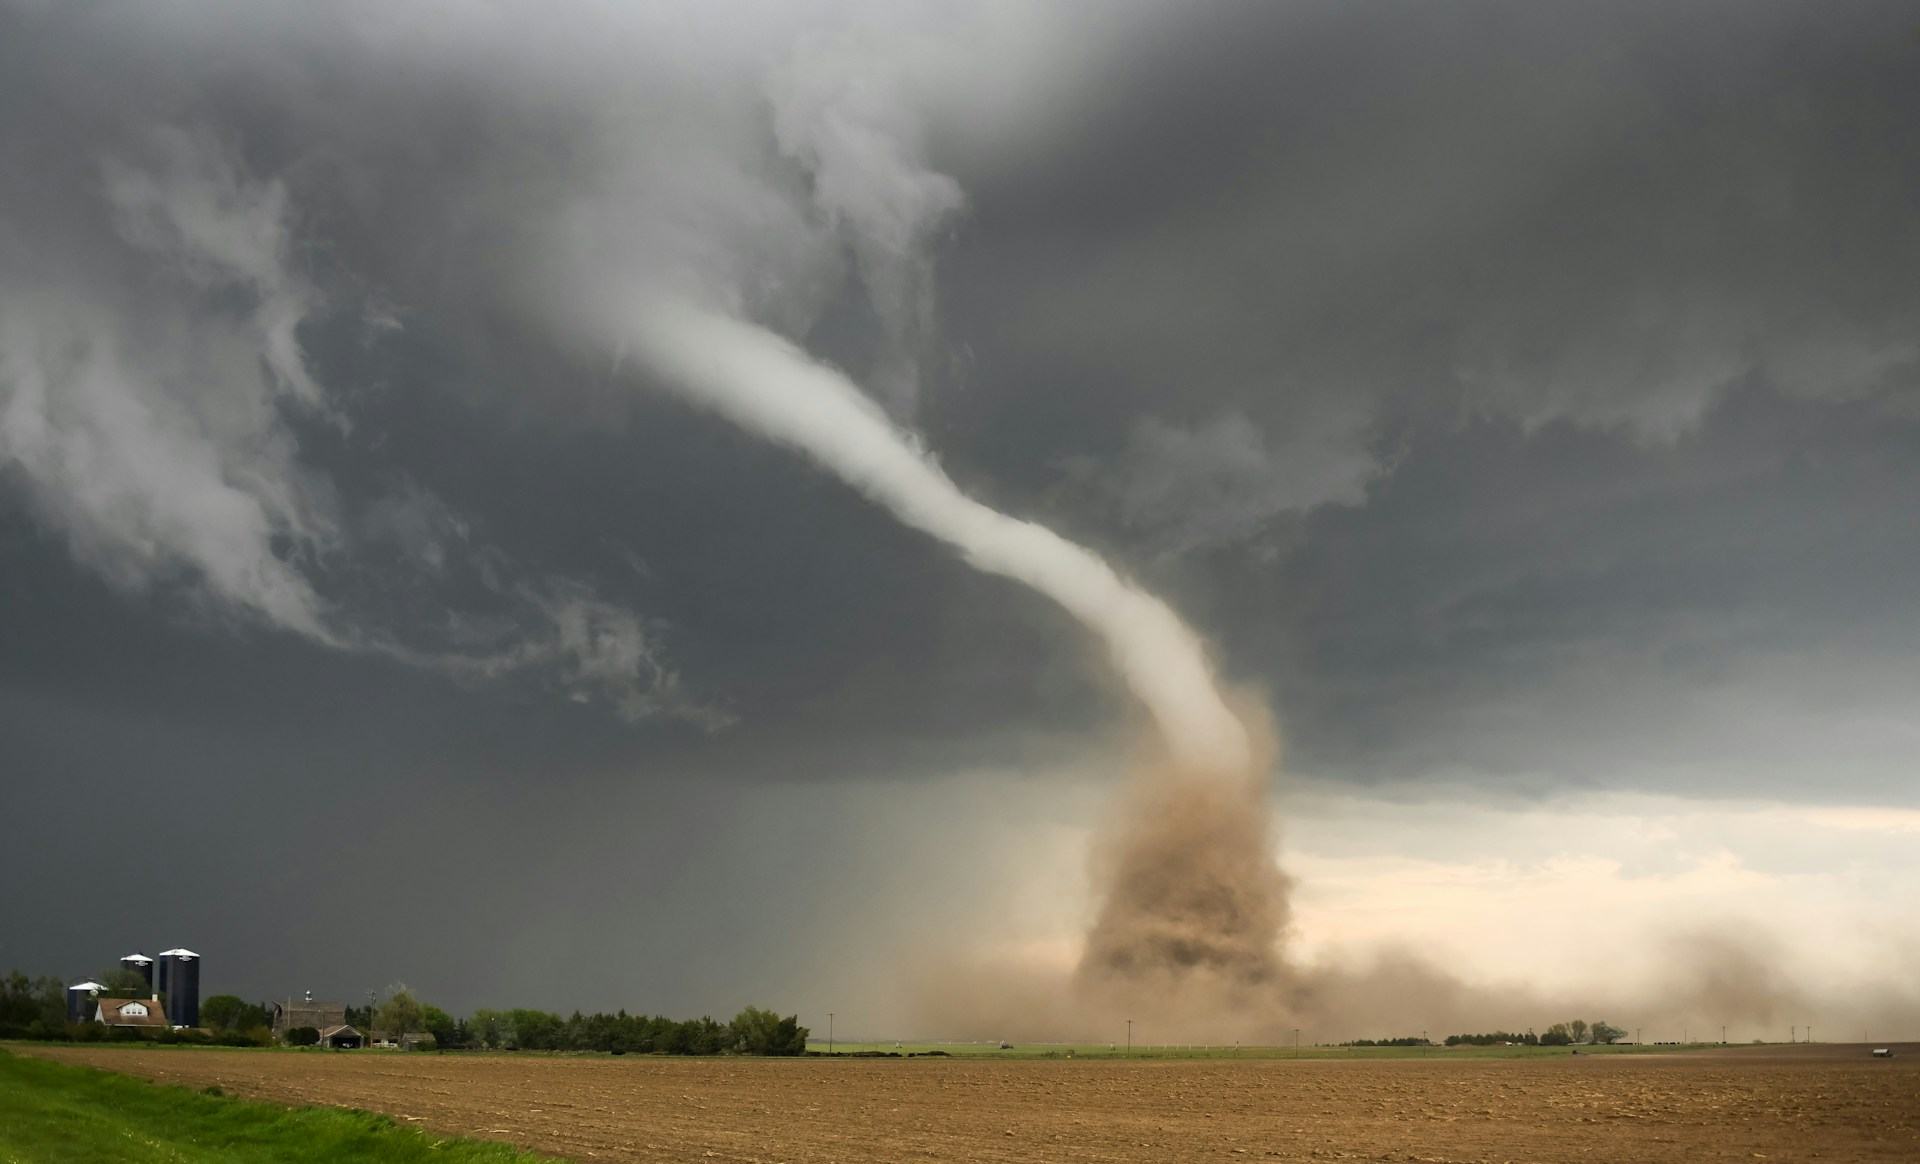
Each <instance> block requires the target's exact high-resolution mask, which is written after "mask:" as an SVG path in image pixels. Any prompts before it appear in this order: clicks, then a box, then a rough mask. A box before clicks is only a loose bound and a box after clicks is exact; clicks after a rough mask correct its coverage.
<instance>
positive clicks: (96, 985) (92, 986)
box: [67, 981, 107, 990]
mask: <svg viewBox="0 0 1920 1164" xmlns="http://www.w3.org/2000/svg"><path fill="white" fill-rule="evenodd" d="M106 988H107V987H106V984H105V983H103V982H93V981H87V982H76V983H74V984H73V985H72V986H69V987H67V989H68V990H105V989H106Z"/></svg>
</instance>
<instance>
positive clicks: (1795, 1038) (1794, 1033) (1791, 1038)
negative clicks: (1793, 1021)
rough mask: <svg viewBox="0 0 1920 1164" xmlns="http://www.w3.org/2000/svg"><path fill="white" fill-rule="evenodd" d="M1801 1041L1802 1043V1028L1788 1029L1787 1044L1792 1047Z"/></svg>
mask: <svg viewBox="0 0 1920 1164" xmlns="http://www.w3.org/2000/svg"><path fill="white" fill-rule="evenodd" d="M1799 1041H1800V1028H1799V1027H1798V1026H1791V1027H1788V1028H1787V1044H1788V1045H1789V1046H1791V1045H1793V1044H1794V1043H1797V1042H1799Z"/></svg>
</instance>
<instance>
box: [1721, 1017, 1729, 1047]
mask: <svg viewBox="0 0 1920 1164" xmlns="http://www.w3.org/2000/svg"><path fill="white" fill-rule="evenodd" d="M1720 1045H1721V1046H1722V1047H1724V1046H1726V1045H1727V1024H1725V1023H1721V1024H1720Z"/></svg>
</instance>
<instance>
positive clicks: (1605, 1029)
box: [1592, 1019, 1627, 1043]
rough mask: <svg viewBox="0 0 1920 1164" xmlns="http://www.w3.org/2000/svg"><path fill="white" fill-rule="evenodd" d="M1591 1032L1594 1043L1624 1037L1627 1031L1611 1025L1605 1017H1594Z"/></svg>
mask: <svg viewBox="0 0 1920 1164" xmlns="http://www.w3.org/2000/svg"><path fill="white" fill-rule="evenodd" d="M1592 1034H1593V1041H1594V1042H1596V1043H1612V1042H1615V1041H1617V1040H1619V1039H1623V1038H1625V1037H1626V1034H1627V1032H1626V1031H1624V1030H1622V1029H1620V1028H1619V1027H1616V1026H1614V1025H1612V1024H1611V1023H1609V1022H1607V1020H1605V1019H1596V1020H1595V1021H1594V1024H1593V1032H1592Z"/></svg>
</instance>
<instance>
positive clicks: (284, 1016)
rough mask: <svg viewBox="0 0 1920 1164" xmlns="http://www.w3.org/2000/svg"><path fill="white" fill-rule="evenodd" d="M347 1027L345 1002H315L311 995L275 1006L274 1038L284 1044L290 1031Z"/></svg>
mask: <svg viewBox="0 0 1920 1164" xmlns="http://www.w3.org/2000/svg"><path fill="white" fill-rule="evenodd" d="M346 1025H347V1004H346V1003H344V1002H315V1001H314V1000H313V995H311V994H309V995H307V997H305V998H304V999H302V998H289V999H287V1000H286V1001H285V1002H276V1003H274V1004H273V1037H274V1038H276V1039H279V1040H281V1041H282V1042H285V1041H286V1038H287V1032H288V1031H291V1030H296V1029H298V1028H300V1027H312V1028H313V1029H314V1030H316V1031H325V1030H328V1029H330V1028H333V1027H343V1026H346ZM354 1033H355V1034H356V1035H357V1034H358V1033H359V1032H357V1031H356V1032H354Z"/></svg>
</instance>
